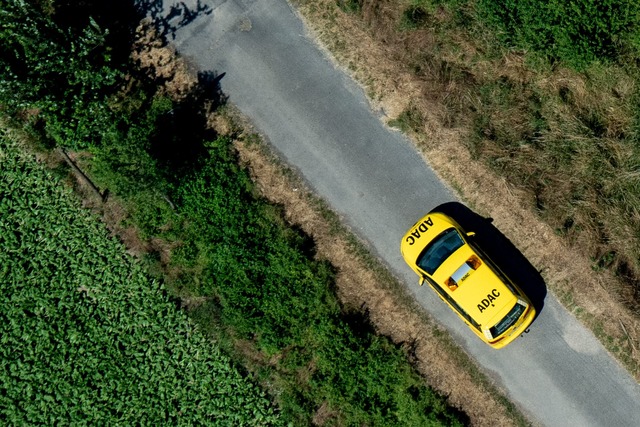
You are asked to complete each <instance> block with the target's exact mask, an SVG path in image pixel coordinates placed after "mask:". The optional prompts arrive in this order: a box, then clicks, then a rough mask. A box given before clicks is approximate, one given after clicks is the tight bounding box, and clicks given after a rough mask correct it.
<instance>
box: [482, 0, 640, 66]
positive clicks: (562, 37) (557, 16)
mask: <svg viewBox="0 0 640 427" xmlns="http://www.w3.org/2000/svg"><path fill="white" fill-rule="evenodd" d="M477 7H478V11H479V13H480V16H481V17H483V18H484V19H487V20H488V21H489V22H490V23H491V24H495V25H497V26H498V28H499V29H501V31H502V34H501V35H502V39H503V41H505V42H506V43H507V44H508V45H510V46H513V47H517V48H520V49H531V50H534V51H537V52H539V53H540V54H542V55H544V56H547V57H549V58H551V59H552V60H561V61H564V62H566V63H567V64H570V65H572V66H575V67H578V68H584V67H585V66H586V65H588V64H589V63H591V62H593V61H598V60H601V61H606V60H615V59H617V57H618V56H619V55H620V54H622V53H625V52H627V51H632V52H633V53H635V54H636V57H637V54H638V53H639V51H638V50H637V49H638V48H639V47H640V45H639V44H638V42H639V41H640V27H639V26H638V23H639V22H640V21H639V18H640V4H639V3H638V2H637V1H635V0H606V1H602V0H577V1H571V2H567V1H563V0H552V1H548V2H540V1H535V0H500V1H495V0H478V2H477Z"/></svg>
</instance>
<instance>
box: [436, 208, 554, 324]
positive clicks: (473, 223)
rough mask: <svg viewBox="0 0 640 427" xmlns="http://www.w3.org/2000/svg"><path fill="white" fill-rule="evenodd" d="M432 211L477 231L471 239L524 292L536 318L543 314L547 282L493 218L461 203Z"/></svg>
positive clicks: (469, 229)
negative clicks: (497, 226) (484, 215)
mask: <svg viewBox="0 0 640 427" xmlns="http://www.w3.org/2000/svg"><path fill="white" fill-rule="evenodd" d="M433 210H434V211H437V212H442V213H444V214H446V215H448V216H450V217H451V218H453V219H454V220H456V222H457V223H458V224H460V226H462V228H463V229H464V230H465V231H467V232H469V231H473V232H475V233H476V235H475V236H473V237H472V239H473V240H474V241H475V242H477V244H478V246H480V247H481V248H482V250H483V251H484V252H485V253H486V254H487V255H488V256H489V257H490V258H491V260H492V261H493V262H494V263H495V264H496V265H497V266H498V267H499V268H500V269H501V270H502V271H503V272H504V273H505V274H506V275H507V276H508V277H509V278H511V280H513V281H514V282H515V283H516V284H517V285H518V286H519V287H520V289H522V291H523V292H524V293H525V294H526V295H527V296H528V297H529V299H530V300H531V303H532V304H533V306H534V307H535V309H536V313H537V315H539V314H540V312H541V311H542V307H543V306H544V299H545V297H546V295H547V286H546V284H545V282H544V279H543V278H542V276H541V275H540V272H539V271H538V270H536V268H535V267H534V266H533V265H531V263H530V262H529V260H527V258H526V257H525V256H524V255H522V253H521V252H520V251H519V250H518V249H517V248H516V247H515V245H514V244H513V243H511V241H510V240H509V239H507V237H505V235H504V234H502V233H501V232H500V231H499V230H498V229H497V228H496V227H494V226H493V224H492V223H491V222H492V221H493V219H492V218H484V217H482V216H480V215H478V214H476V213H475V212H473V211H472V210H471V209H469V208H468V207H466V206H464V205H463V204H461V203H458V202H448V203H444V204H442V205H440V206H438V207H436V208H435V209H433Z"/></svg>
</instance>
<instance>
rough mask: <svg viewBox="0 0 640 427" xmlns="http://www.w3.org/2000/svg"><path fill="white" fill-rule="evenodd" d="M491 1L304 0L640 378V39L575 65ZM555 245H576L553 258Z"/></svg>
mask: <svg viewBox="0 0 640 427" xmlns="http://www.w3.org/2000/svg"><path fill="white" fill-rule="evenodd" d="M521 3H522V4H524V3H526V2H521ZM552 3H553V2H552ZM585 3H589V7H592V6H594V4H595V3H593V4H592V3H590V2H588V1H587V2H585ZM479 4H484V6H485V7H486V2H480V1H478V2H467V1H444V2H431V1H426V0H416V1H407V2H401V3H400V4H397V3H393V4H392V3H388V2H383V1H371V2H357V1H352V2H349V1H345V2H338V3H337V4H336V3H335V2H330V1H320V2H306V1H298V2H296V6H297V7H298V10H299V11H300V13H301V15H302V16H303V17H304V18H305V20H306V21H307V23H308V26H309V27H310V28H311V31H312V33H313V35H314V36H316V37H317V38H318V39H319V40H320V42H321V43H322V44H323V45H324V46H326V47H327V49H328V50H329V51H330V52H331V55H332V56H333V57H334V58H336V60H337V62H338V63H339V64H341V65H342V66H344V67H345V68H346V69H347V70H348V71H349V72H350V73H351V74H352V75H353V76H354V77H355V78H356V79H357V80H359V81H360V82H361V84H362V85H363V88H364V89H365V91H366V92H367V94H368V95H369V98H370V100H371V103H372V107H373V108H374V109H376V110H379V111H380V112H381V113H383V114H385V115H386V117H387V122H388V123H389V124H390V125H392V126H395V127H398V128H400V129H401V130H402V131H404V132H406V133H407V134H408V135H410V137H411V138H412V139H413V140H414V141H415V142H416V144H417V145H418V146H419V148H420V149H421V150H422V152H423V153H424V155H425V159H427V162H428V163H431V164H432V165H433V166H434V167H435V169H436V171H437V172H438V173H440V175H441V176H443V177H445V178H446V179H447V180H448V181H449V182H450V183H451V184H452V185H453V186H454V187H455V188H457V189H458V190H459V191H460V197H462V198H463V199H464V200H465V201H466V202H467V203H469V204H470V205H472V206H474V208H476V209H477V210H479V211H481V212H482V213H484V214H491V216H493V217H494V218H495V219H497V221H498V223H497V225H499V227H500V229H501V230H504V231H505V232H506V233H507V234H508V235H509V237H510V238H511V239H512V240H513V241H514V243H516V245H517V246H518V247H520V248H522V250H523V252H524V253H525V255H526V256H527V257H528V258H529V259H530V260H531V261H532V262H534V264H535V265H538V268H539V269H541V270H543V275H544V277H545V279H546V280H547V283H548V285H549V287H550V289H552V290H553V291H554V293H556V295H558V296H559V298H560V299H561V301H563V302H564V303H565V305H566V306H567V307H568V308H569V310H570V311H571V312H572V313H574V314H575V315H577V316H578V317H580V318H581V320H583V321H584V322H585V323H586V324H587V325H588V326H589V327H591V328H592V329H593V330H594V332H595V333H596V335H597V336H598V337H599V338H600V339H601V341H602V342H603V343H604V344H605V346H606V347H607V348H608V349H609V350H610V351H611V352H612V353H614V354H615V355H616V356H617V357H618V358H619V359H620V360H621V361H622V362H623V363H624V364H625V366H626V367H627V368H628V369H629V370H630V371H631V372H632V373H633V374H635V375H636V376H637V375H638V374H639V372H640V370H639V369H638V366H639V360H640V359H639V358H638V357H639V354H638V351H637V348H638V347H639V346H640V335H639V334H640V329H639V327H640V323H639V320H640V317H639V316H638V314H637V313H638V275H637V271H638V247H640V246H639V245H638V243H639V241H638V236H639V235H640V222H639V221H638V220H639V218H640V216H639V215H638V212H639V209H640V203H639V202H640V199H639V197H640V196H639V194H640V189H639V188H638V187H639V185H638V182H639V181H638V173H637V170H638V166H639V164H640V162H639V159H640V152H639V150H640V148H639V147H640V146H639V145H638V144H637V137H638V134H637V123H638V109H637V104H638V91H637V82H638V72H637V69H636V68H634V66H633V64H634V63H635V60H634V59H633V58H634V56H633V49H631V48H629V49H627V50H622V51H621V52H619V55H618V57H616V59H615V60H607V61H601V62H589V61H583V62H582V63H581V64H578V65H579V69H580V71H575V70H574V69H572V68H569V67H567V66H565V65H563V62H562V61H560V60H557V59H556V60H554V62H549V61H548V59H547V58H546V57H544V56H543V55H535V54H533V53H532V50H531V49H529V50H527V51H525V49H522V48H520V49H506V48H503V47H501V46H502V44H501V43H502V41H501V40H499V39H498V38H497V36H496V33H495V31H493V30H491V29H488V28H487V26H485V25H482V22H480V20H479V18H478V9H477V6H478V5H479ZM514 4H515V3H514ZM553 5H555V6H558V5H557V4H555V3H553ZM553 5H552V6H553ZM559 7H561V5H560V6H559ZM634 7H636V8H637V6H634ZM525 12H526V11H525ZM605 44H606V43H605ZM605 44H603V45H605ZM576 46H577V45H576ZM596 50H597V49H596ZM625 58H627V59H630V60H626V59H625ZM570 59H571V58H570ZM579 62H580V59H579V58H578V59H577V60H576V62H575V63H576V64H577V63H579ZM565 64H566V63H565ZM483 190H486V191H483ZM492 193H497V194H501V195H503V196H504V197H502V198H500V199H499V200H497V199H496V198H495V197H492V196H491V194H492ZM505 200H509V202H508V203H511V205H509V206H504V205H505ZM492 211H493V212H492ZM523 218H526V219H527V220H526V221H523ZM540 220H542V222H543V223H545V224H547V226H541V224H542V223H541V221H540ZM527 228H528V229H527ZM549 234H551V235H549ZM553 234H555V236H554V235H553ZM550 250H559V251H560V252H561V253H563V254H566V256H565V255H563V256H557V257H556V258H557V259H552V258H553V257H552V256H550V255H549V253H548V252H549V251H550ZM571 254H573V256H570V255H571ZM556 255H557V254H556Z"/></svg>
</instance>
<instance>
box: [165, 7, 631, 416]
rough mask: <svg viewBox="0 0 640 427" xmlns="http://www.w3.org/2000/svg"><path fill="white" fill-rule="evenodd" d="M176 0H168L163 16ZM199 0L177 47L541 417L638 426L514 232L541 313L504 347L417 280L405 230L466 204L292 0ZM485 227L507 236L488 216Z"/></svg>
mask: <svg viewBox="0 0 640 427" xmlns="http://www.w3.org/2000/svg"><path fill="white" fill-rule="evenodd" d="M172 4H173V3H170V2H168V1H167V0H164V8H165V9H164V12H163V13H164V14H165V15H168V14H169V7H170V6H171V5H172ZM194 4H195V2H193V1H192V2H186V5H187V6H189V7H192V6H194ZM201 6H206V7H209V8H210V9H209V11H210V13H203V14H200V15H199V16H193V17H189V18H188V19H185V16H186V15H185V14H184V13H182V15H177V16H175V17H173V18H172V19H170V20H168V21H167V22H168V23H169V24H171V25H173V26H175V33H174V35H175V39H174V43H175V46H176V47H177V49H178V51H179V53H180V54H181V55H182V56H184V57H187V58H189V59H190V60H191V62H192V63H193V64H195V65H196V66H197V67H198V68H199V69H200V70H202V71H214V72H217V73H226V74H225V76H224V77H223V78H222V79H221V81H220V84H221V87H222V90H223V91H224V92H225V93H226V94H227V95H228V96H229V101H230V102H231V103H233V104H235V105H236V106H237V107H238V108H239V109H240V110H241V111H242V112H243V113H244V114H245V115H247V116H248V117H249V118H250V119H251V120H252V121H253V123H254V125H255V126H256V128H257V129H258V130H259V131H260V132H262V133H263V134H264V135H265V136H266V137H267V138H268V140H269V141H270V143H271V144H272V145H273V146H274V147H275V148H276V150H277V151H278V152H279V153H280V154H281V155H282V157H283V158H284V159H285V160H286V161H287V162H288V163H289V164H290V165H291V166H293V167H294V168H296V169H297V170H298V171H299V172H300V173H301V175H302V176H303V177H304V179H305V180H306V181H307V182H308V184H309V185H310V186H311V187H312V188H313V189H314V190H315V191H316V192H317V194H318V195H319V196H321V197H322V198H324V199H325V200H326V201H327V202H328V203H329V205H330V206H332V207H333V209H334V210H335V211H336V212H338V213H339V215H340V216H341V218H342V219H343V220H344V222H345V223H346V224H348V225H349V226H350V227H351V228H352V230H353V231H354V232H355V233H357V234H358V235H360V236H361V237H362V238H363V239H365V240H366V241H367V242H368V243H369V244H370V246H371V248H372V249H373V250H374V251H375V252H376V253H377V254H378V255H379V256H380V257H381V258H382V259H383V260H384V261H385V262H386V263H387V264H388V266H389V268H390V269H391V270H392V271H393V272H394V273H395V274H396V275H397V276H398V277H400V278H401V279H402V280H403V281H404V283H405V284H406V286H407V288H408V289H409V291H410V292H411V293H412V294H413V295H414V296H415V298H416V300H417V301H419V303H420V304H421V305H422V306H423V307H424V308H425V309H426V310H427V311H428V312H429V313H431V314H432V315H433V317H434V318H436V319H438V320H439V321H440V322H441V323H442V324H443V325H444V326H445V327H447V328H448V329H449V330H450V331H451V334H452V336H453V337H454V339H455V340H456V341H457V342H458V343H459V344H460V345H461V346H463V347H464V348H465V349H466V350H467V351H468V352H469V353H470V354H471V355H472V356H473V357H474V358H475V359H476V360H477V361H478V363H479V364H480V365H481V366H483V367H484V369H485V372H486V373H487V374H488V375H489V376H490V377H491V378H493V379H494V380H495V381H496V383H497V384H498V385H499V386H500V387H501V388H502V389H503V390H504V391H505V392H506V393H507V394H508V396H509V397H510V398H511V399H512V400H513V401H514V402H515V403H516V404H517V405H518V406H519V407H520V409H521V410H522V411H523V412H524V413H525V414H526V415H527V416H528V417H529V418H530V419H531V421H532V422H533V423H534V424H537V425H546V426H581V427H585V426H634V425H640V387H639V386H638V384H637V383H636V382H635V380H634V379H633V378H632V377H631V376H630V375H628V374H627V373H626V372H625V371H624V370H623V369H621V368H620V367H619V365H618V364H617V363H616V362H615V361H614V360H613V359H612V358H611V357H610V356H609V354H608V353H607V352H606V351H605V350H604V349H603V347H602V346H601V345H600V344H599V342H598V341H597V340H596V339H595V338H594V336H593V334H592V333H591V332H589V331H588V330H586V329H585V328H584V327H583V326H582V325H581V324H580V323H579V322H578V321H576V320H575V319H574V318H573V317H572V316H571V315H570V314H569V313H567V312H566V310H565V309H564V308H562V307H561V306H560V304H559V303H558V302H557V300H556V299H555V297H554V296H553V295H551V294H547V295H546V297H545V292H544V289H543V288H544V283H542V282H541V280H540V279H539V276H536V274H537V273H536V272H535V269H532V268H531V266H530V265H528V264H527V262H526V260H524V259H518V257H520V258H522V257H521V255H519V252H518V251H517V249H515V248H513V247H511V246H510V243H509V242H508V241H507V240H506V239H504V238H503V244H502V246H498V247H496V248H495V250H496V251H497V252H498V253H502V254H504V253H505V251H506V253H508V254H510V255H508V257H507V259H509V260H510V262H511V260H512V259H518V261H517V262H516V265H515V267H514V266H511V267H512V268H515V269H516V271H515V272H514V274H515V275H516V276H517V275H520V276H521V277H522V278H523V279H525V281H526V280H528V282H529V286H530V287H534V288H535V289H530V292H534V293H536V292H537V293H538V296H539V298H538V301H537V305H538V306H539V307H541V312H540V315H539V317H538V318H537V320H536V321H535V322H534V324H533V325H532V327H531V328H530V332H529V333H528V334H526V335H525V336H523V337H521V338H519V339H517V340H516V341H515V342H514V343H512V344H510V345H509V346H508V347H506V348H505V349H503V350H500V351H496V350H493V349H491V348H490V347H488V346H486V345H485V344H483V343H482V342H481V341H480V340H479V339H478V338H477V337H475V336H474V335H473V333H472V332H471V331H469V330H468V329H467V327H466V326H465V325H464V324H463V323H462V322H461V321H460V320H459V319H458V318H457V317H456V316H455V315H454V314H453V313H452V312H451V311H450V310H449V309H448V308H447V307H446V306H445V305H444V303H443V302H441V301H440V300H439V299H438V298H437V296H436V295H435V294H434V293H433V292H432V291H431V290H430V289H428V288H427V287H424V288H419V287H418V286H417V277H416V276H415V275H414V274H413V273H412V272H411V270H409V268H408V267H407V266H406V265H405V263H404V261H403V260H402V258H401V256H400V253H399V241H400V238H401V237H402V235H403V233H404V232H405V231H406V230H407V229H408V228H409V227H410V226H411V225H412V224H413V223H414V222H415V221H416V220H417V219H419V218H420V217H421V216H422V215H423V214H424V213H426V212H427V211H429V210H430V209H432V208H434V207H435V206H438V205H440V204H442V203H447V202H453V203H450V204H449V205H448V206H450V207H452V208H453V209H458V210H462V211H463V210H464V208H463V207H461V206H460V205H457V204H456V203H455V202H456V199H455V196H454V195H453V193H452V192H451V191H450V190H449V189H448V188H447V186H446V185H445V184H443V183H441V182H440V181H439V180H438V179H437V177H436V176H435V175H434V174H433V172H432V171H431V170H430V169H429V167H428V166H427V165H426V164H425V162H424V161H423V160H422V158H421V157H420V155H419V154H418V153H417V151H416V150H415V149H414V148H413V146H412V145H411V144H410V143H409V142H408V141H407V140H405V138H403V137H402V135H400V134H399V133H397V132H394V131H391V130H389V129H387V128H386V127H385V126H384V125H383V124H382V122H381V121H380V118H379V117H377V115H376V113H375V112H372V111H371V109H370V108H369V105H368V103H367V100H366V98H365V96H364V94H363V92H362V90H361V89H360V87H359V86H358V85H356V84H355V83H354V82H353V81H351V80H350V78H349V77H348V76H347V75H346V74H345V73H343V72H342V71H341V70H339V69H336V68H335V67H334V65H332V63H331V62H330V61H329V60H328V59H327V58H326V56H325V55H324V54H323V53H322V51H321V50H319V49H318V48H317V46H316V45H315V44H314V42H313V41H312V40H311V39H309V38H308V37H307V34H306V32H305V28H304V27H303V25H302V23H301V21H300V20H299V19H298V17H297V16H296V14H295V12H294V11H293V10H292V8H291V7H290V5H289V4H288V3H287V2H286V1H284V0H228V1H224V0H211V1H209V0H202V3H201ZM181 22H182V23H181ZM469 215H470V216H469V218H470V219H469V221H473V220H474V218H473V215H472V214H469ZM483 230H484V229H483ZM496 233H497V234H496ZM479 235H480V236H479V237H481V238H482V236H484V238H485V239H487V241H492V242H495V241H499V240H500V235H499V232H497V230H493V229H491V226H489V225H487V227H486V230H484V231H481V232H480V231H479ZM496 236H497V237H496ZM508 264H509V265H511V263H508ZM509 265H507V267H508V266H509ZM542 305H544V306H543V307H542Z"/></svg>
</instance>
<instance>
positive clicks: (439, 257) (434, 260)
mask: <svg viewBox="0 0 640 427" xmlns="http://www.w3.org/2000/svg"><path fill="white" fill-rule="evenodd" d="M463 245H464V240H462V237H460V234H458V232H457V231H456V229H455V228H448V229H446V230H445V231H443V232H442V233H440V234H439V235H438V237H436V238H435V239H433V241H431V243H429V244H428V245H427V246H426V247H425V248H424V250H423V251H422V253H421V254H420V256H418V261H417V264H418V267H420V268H422V269H423V270H424V271H426V272H427V274H429V275H432V274H433V273H434V272H435V271H436V270H437V269H438V267H440V265H441V264H442V263H443V262H444V260H446V259H447V258H449V256H450V255H451V254H452V253H454V252H455V251H457V250H458V249H459V248H460V247H462V246H463Z"/></svg>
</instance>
